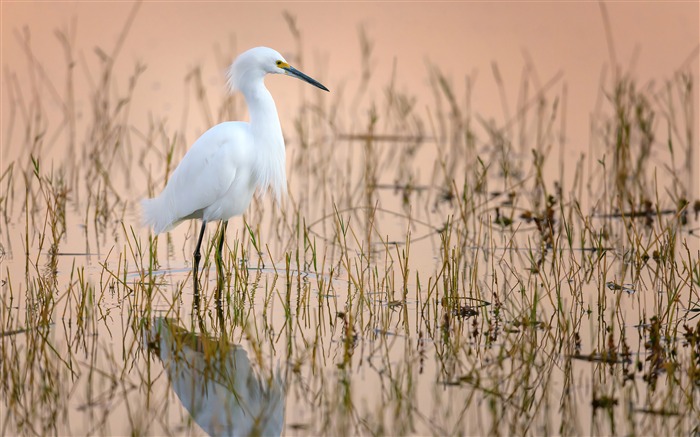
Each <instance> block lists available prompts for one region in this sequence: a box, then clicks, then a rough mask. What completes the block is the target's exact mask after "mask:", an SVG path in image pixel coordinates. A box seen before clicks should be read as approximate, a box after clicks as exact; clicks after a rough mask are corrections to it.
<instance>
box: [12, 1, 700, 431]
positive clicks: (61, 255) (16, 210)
mask: <svg viewBox="0 0 700 437" xmlns="http://www.w3.org/2000/svg"><path fill="white" fill-rule="evenodd" d="M136 10H137V7H135V8H134V11H133V14H135V13H136ZM133 14H132V15H131V16H130V18H129V20H128V21H127V23H126V24H125V26H124V29H123V32H122V34H121V36H120V37H119V39H118V41H117V44H116V46H115V47H114V48H113V49H111V50H101V49H100V50H98V52H97V53H98V57H99V62H98V66H99V68H98V70H97V73H95V74H92V73H89V72H90V70H89V68H87V65H88V64H87V63H85V61H84V60H82V57H81V56H80V54H79V51H78V50H77V48H76V47H75V46H74V45H73V44H74V42H73V41H74V37H73V36H72V35H73V34H72V33H71V31H70V29H69V30H68V31H64V32H58V33H57V38H58V41H59V43H60V45H61V47H62V49H63V51H64V53H65V56H66V62H67V65H66V70H67V75H66V77H67V79H66V83H65V84H64V88H65V90H64V91H63V92H59V91H56V90H58V89H59V87H56V86H55V85H53V84H51V82H50V81H49V80H48V78H47V77H46V75H45V74H44V67H43V66H42V65H41V62H40V60H38V59H36V58H35V57H34V55H33V54H32V52H31V45H30V44H29V41H30V40H29V38H28V34H26V33H25V34H23V35H20V38H19V40H20V43H22V44H24V46H25V47H26V55H27V59H28V60H29V61H30V62H29V69H30V70H29V73H30V74H29V75H28V77H30V78H31V80H30V81H29V83H28V85H27V86H28V87H29V89H28V90H27V89H24V88H23V87H22V85H21V82H20V81H19V80H18V76H17V75H15V73H13V74H12V75H10V76H9V77H10V78H11V79H9V85H8V86H9V89H11V90H12V93H11V97H12V101H13V102H14V105H13V108H15V109H14V110H13V116H12V117H11V118H10V120H11V126H9V127H8V130H7V131H6V132H7V133H6V134H5V135H4V137H5V138H7V141H8V144H9V143H11V144H17V147H21V148H22V150H26V151H27V152H23V153H21V154H20V155H19V156H18V157H17V158H16V159H15V160H14V161H12V162H11V163H9V165H7V166H6V167H5V168H4V169H2V175H1V177H0V185H2V186H3V188H4V192H3V195H2V197H1V198H0V206H2V212H3V220H4V223H5V226H3V228H2V229H3V231H2V232H4V233H5V234H6V235H5V237H4V239H3V242H2V253H1V254H0V256H2V259H3V262H4V265H5V261H7V264H6V268H5V269H3V282H2V288H3V299H2V308H1V311H0V326H1V328H0V329H1V332H0V341H1V344H2V346H0V347H1V348H2V360H1V361H2V367H1V369H2V372H1V374H0V376H1V378H0V391H1V392H2V400H3V406H4V408H3V410H4V411H5V413H3V422H2V423H3V425H2V430H1V431H2V434H22V435H29V434H42V435H44V434H73V433H88V434H109V433H131V434H164V433H184V432H190V431H192V432H199V429H198V428H197V425H195V424H194V421H193V419H192V417H191V416H189V414H188V412H187V410H186V409H185V408H183V407H182V406H181V403H180V400H182V398H179V397H177V396H180V393H178V395H177V396H176V395H175V394H173V392H172V390H175V388H176V386H177V382H176V381H174V380H173V379H172V377H173V376H172V375H171V374H169V371H170V369H172V368H173V366H177V365H179V364H182V363H184V362H186V361H187V360H181V359H179V358H176V359H174V361H168V359H169V358H167V357H166V355H164V354H165V353H166V352H168V351H170V352H171V353H172V354H171V356H174V357H177V356H179V355H178V354H180V353H183V351H186V350H191V351H194V352H196V353H197V354H199V355H197V357H198V358H197V360H200V359H201V366H203V367H202V368H201V369H200V370H202V371H203V373H205V374H209V375H212V376H211V377H212V378H213V379H216V378H217V377H218V376H220V375H222V374H225V375H228V376H231V377H232V375H231V374H228V373H227V372H230V370H231V369H227V368H226V367H225V366H223V367H222V365H221V363H222V360H224V357H227V356H230V355H229V354H233V353H235V351H237V350H239V348H243V349H245V351H246V356H247V360H248V363H249V367H250V369H252V370H251V372H252V373H251V375H254V377H255V378H256V381H258V384H259V385H260V386H266V387H273V386H275V385H276V384H277V382H276V381H281V383H280V384H281V385H280V386H281V387H283V390H284V393H285V396H286V397H285V399H286V401H285V405H286V413H285V415H286V421H285V423H286V425H285V428H283V430H284V432H285V433H298V434H318V433H326V434H338V435H348V434H384V433H391V434H439V435H447V434H449V435H454V434H474V433H480V434H485V433H494V434H495V433H498V434H506V433H507V434H581V433H586V434H602V433H615V434H619V433H626V434H634V433H654V434H689V433H693V432H695V433H697V432H698V422H697V417H698V415H699V412H698V405H700V399H699V396H700V317H698V314H699V313H700V294H699V292H698V289H699V288H700V261H699V258H700V252H699V249H698V241H697V236H696V234H697V207H696V209H695V216H694V215H693V214H691V205H693V202H695V203H697V201H694V200H693V199H692V197H691V196H694V195H697V193H694V192H693V187H694V185H693V183H694V182H693V174H694V173H695V170H696V169H693V168H692V165H693V164H692V162H691V159H690V158H692V157H693V156H694V155H693V154H694V153H695V151H694V150H695V148H696V147H695V146H696V141H697V138H696V135H697V134H696V132H697V120H696V118H697V117H696V116H695V108H694V105H695V102H696V101H695V100H694V97H693V96H694V95H695V94H697V93H696V90H695V82H696V81H697V77H694V76H693V75H692V74H691V73H690V72H691V71H692V70H691V69H689V68H688V64H684V65H682V66H681V67H680V68H679V69H678V70H677V71H674V72H671V74H670V75H669V78H668V79H665V81H664V85H663V86H662V87H661V88H660V89H657V88H655V87H654V86H653V84H648V85H643V86H642V85H640V84H638V83H637V82H636V81H635V78H634V75H633V74H632V73H631V72H630V73H626V74H622V72H620V71H619V70H617V66H616V65H615V64H614V62H613V61H614V59H613V60H612V61H611V63H612V64H613V65H612V68H613V70H614V71H615V74H613V75H612V76H613V77H612V80H611V81H603V82H602V83H601V95H602V97H601V99H600V101H601V102H602V103H601V105H600V106H599V107H598V108H597V110H596V112H595V113H594V115H593V120H592V129H591V149H590V150H589V152H588V154H587V155H588V156H584V155H583V154H581V155H579V156H576V157H575V158H574V159H571V160H567V159H565V155H567V154H568V152H567V144H566V126H567V123H568V121H567V119H566V110H567V107H566V105H567V86H566V84H565V83H564V76H563V75H562V74H561V73H557V74H555V75H553V76H552V77H551V78H549V80H547V81H545V82H544V83H543V84H542V83H541V82H540V81H539V78H538V75H537V72H536V69H535V67H534V66H533V65H532V63H531V62H530V61H529V60H527V59H526V65H525V67H524V68H523V73H522V76H521V78H520V84H521V91H520V93H519V96H518V99H517V102H516V105H515V106H514V107H511V106H510V101H509V100H508V96H507V95H506V93H505V85H504V84H505V81H506V80H507V79H506V78H504V77H503V75H502V74H501V72H500V69H499V68H498V65H497V64H494V65H493V67H492V71H491V73H492V75H493V80H494V81H495V83H496V84H497V85H498V86H499V89H500V94H499V98H500V99H501V102H502V103H501V104H502V108H503V119H502V120H497V119H489V120H487V119H484V118H483V117H482V116H481V115H480V114H479V108H478V106H477V105H476V103H474V102H472V97H471V93H472V88H473V86H474V82H473V78H470V77H467V78H466V79H465V81H464V84H463V89H462V85H459V86H457V85H454V84H453V83H452V82H451V81H450V80H449V79H448V78H447V77H446V76H445V75H444V74H443V73H442V72H441V70H440V68H439V67H438V66H432V65H431V66H428V68H427V70H428V71H427V75H428V77H429V78H430V84H431V90H432V97H433V102H431V104H430V105H429V106H428V109H427V111H422V109H419V105H418V99H417V98H416V97H414V96H411V95H407V94H405V93H402V92H400V91H399V86H398V82H399V77H398V72H397V71H396V69H395V68H394V69H392V70H391V71H392V72H391V74H390V76H389V79H388V83H387V84H386V85H383V86H382V87H381V88H382V89H383V91H384V92H383V94H379V95H381V96H382V97H381V98H380V97H377V95H374V94H372V93H370V92H369V91H368V90H369V89H370V87H372V86H375V84H374V83H375V81H376V78H375V77H373V76H372V71H373V68H370V67H371V66H372V65H373V64H374V62H375V61H374V59H373V56H372V54H373V52H372V46H373V42H372V41H371V38H370V37H369V35H368V34H367V33H366V32H365V31H364V30H361V31H360V51H361V59H362V65H360V66H359V68H360V72H361V77H362V81H361V82H360V84H359V85H358V87H357V88H356V89H355V91H354V94H351V95H349V92H348V91H347V90H348V89H351V88H352V87H351V86H347V87H346V89H343V90H340V91H339V92H338V94H337V96H336V95H334V96H332V97H331V99H330V100H313V99H309V98H307V97H306V96H305V95H304V96H303V97H302V103H301V105H300V110H299V111H298V112H297V115H296V118H295V119H293V120H292V121H291V123H290V126H293V130H292V131H291V132H293V135H292V136H291V137H289V138H287V143H288V157H289V162H290V168H291V171H290V174H289V179H290V189H291V191H290V196H289V199H288V200H287V201H286V202H285V203H284V205H282V207H281V208H278V207H275V206H273V205H271V204H270V203H269V202H268V201H266V200H256V201H254V203H253V204H252V205H251V208H250V210H249V211H248V212H247V213H246V215H245V216H244V218H243V219H242V220H238V222H237V223H236V225H235V226H234V225H232V226H230V227H229V235H228V236H227V238H226V240H225V245H224V256H223V260H222V261H223V269H222V271H221V272H219V274H217V272H216V271H215V269H213V268H212V265H213V264H215V263H213V261H214V253H215V252H216V247H215V246H214V244H215V241H218V238H216V235H217V234H216V233H218V232H220V229H216V230H215V231H214V230H213V229H212V230H211V231H210V233H209V234H208V238H207V243H206V246H205V248H204V252H203V253H204V257H203V261H202V267H201V268H202V276H201V282H202V291H201V296H200V297H199V298H195V296H194V295H193V292H192V288H191V283H192V272H191V263H190V258H191V252H192V246H193V244H194V241H193V240H194V236H196V225H195V224H191V225H189V228H188V227H186V226H181V227H180V228H178V229H179V230H178V231H174V232H171V233H169V234H167V235H162V236H153V235H150V234H148V233H147V231H146V230H144V229H141V228H139V227H138V226H137V224H136V222H137V218H136V216H137V213H136V212H135V208H136V205H137V201H138V200H139V198H140V197H142V196H144V195H152V194H154V193H156V192H158V191H159V190H160V189H161V188H162V187H163V186H164V184H165V183H166V182H167V178H168V177H169V175H170V174H171V173H172V170H173V169H174V167H175V165H176V163H177V161H178V159H179V156H182V154H183V153H184V151H185V150H186V148H187V146H188V142H187V141H186V139H187V138H191V137H192V135H196V133H193V132H192V130H193V129H194V128H193V127H192V125H194V124H197V123H193V122H192V121H191V119H193V118H197V119H201V120H203V123H205V124H206V125H211V124H213V123H215V122H217V121H219V120H222V119H226V118H229V117H232V116H236V115H238V114H241V112H242V109H241V102H240V101H239V100H237V99H236V98H235V97H222V98H220V99H219V98H218V97H214V96H215V95H216V96H218V95H219V93H218V91H217V93H216V94H214V92H213V91H211V90H209V89H208V88H207V87H205V86H204V83H203V80H202V75H203V72H202V71H203V70H202V68H204V67H202V68H194V69H193V70H191V71H190V72H189V74H187V76H186V77H185V78H184V85H183V89H184V90H185V94H186V95H187V98H188V100H187V103H186V108H185V109H184V110H183V114H184V115H183V119H182V120H181V123H180V126H179V127H178V128H177V129H173V128H170V127H169V124H168V122H167V120H160V119H158V118H156V117H154V118H152V119H151V120H148V121H147V122H146V123H145V124H144V125H136V124H135V123H134V122H133V121H132V120H131V118H130V116H129V114H130V111H131V109H132V108H131V106H130V105H131V102H132V100H133V97H134V95H135V93H138V84H139V80H140V78H141V77H142V76H143V75H144V74H147V72H146V70H145V66H144V65H140V64H138V65H136V66H135V67H134V69H133V70H130V71H128V70H127V72H126V73H124V74H125V76H121V74H122V73H123V72H124V71H125V70H123V69H121V68H118V67H119V62H118V54H119V50H120V46H121V44H122V42H123V39H124V38H126V37H127V34H128V29H129V26H130V23H131V20H133V16H134V15H133ZM284 19H285V20H286V23H287V25H288V26H289V27H290V32H291V34H292V36H293V38H294V41H295V45H296V50H297V53H295V54H293V55H292V56H293V57H294V58H295V59H296V60H298V61H299V63H300V64H301V63H303V62H305V61H306V57H305V52H304V50H305V48H304V41H303V34H302V32H301V30H300V28H299V27H298V25H297V22H296V19H295V18H294V17H293V16H291V15H289V14H287V15H285V17H284ZM234 45H235V44H234ZM218 50H219V56H218V64H220V65H219V66H221V65H225V63H226V61H225V60H224V59H225V56H223V55H222V54H221V50H220V49H218ZM692 56H694V58H693V59H696V57H697V52H695V53H694V54H693V55H692ZM81 64H82V71H84V72H87V73H85V74H86V77H85V78H80V77H77V74H78V71H81V70H80V69H79V68H78V66H81ZM83 83H84V84H86V88H87V93H88V94H89V95H90V96H91V98H90V99H89V104H88V107H89V108H90V112H89V114H90V116H89V117H87V119H83V120H78V119H77V118H76V115H75V114H76V113H77V112H78V111H79V110H80V109H82V108H79V107H78V106H77V105H78V104H77V103H76V102H77V99H76V97H75V96H76V94H77V93H79V92H83V91H85V90H82V89H78V88H79V86H78V84H83ZM44 87H49V88H51V89H53V90H54V91H53V92H52V93H51V94H50V95H51V98H52V99H55V100H58V101H60V102H61V104H60V105H59V107H60V108H61V109H60V111H59V112H58V114H52V113H50V112H48V111H47V109H46V106H47V105H45V104H44V102H42V101H41V100H40V98H39V95H40V94H41V93H38V92H37V90H39V89H43V88H44ZM120 90H123V91H120ZM26 95H31V96H32V97H31V99H30V100H25V97H24V96H26ZM458 96H464V97H463V98H462V97H458ZM217 99H219V100H217ZM212 102H216V103H212ZM329 102H330V103H329ZM83 124H84V125H83ZM17 132H21V133H22V134H21V135H19V134H17V135H16V134H15V133H17ZM20 137H21V138H20ZM53 147H67V149H66V150H70V153H69V155H68V158H66V159H63V160H57V159H54V160H51V159H49V158H47V157H46V156H47V153H45V152H46V150H47V149H50V148H53ZM681 159H682V160H683V163H679V161H680V160H681ZM426 163H428V164H426ZM22 189H23V190H22ZM22 191H24V193H25V195H24V196H22V195H21V193H22ZM212 228H213V227H212ZM76 229H79V231H76ZM232 229H235V230H232ZM183 230H184V232H183ZM76 234H79V235H76ZM17 248H21V249H22V250H21V251H18V249H17ZM13 249H14V250H13ZM156 328H157V329H156ZM167 335H170V336H171V337H168V338H171V340H168V341H169V343H163V341H164V340H163V339H164V338H166V336H167ZM166 346H167V347H166ZM194 352H193V353H194ZM169 356H170V355H169ZM183 371H184V370H183ZM214 375H216V376H214ZM232 378H233V377H232ZM221 384H222V386H224V387H226V388H227V389H229V391H231V392H232V393H233V394H234V396H239V395H240V393H238V392H237V390H240V389H239V388H238V387H237V386H236V385H235V384H234V383H233V382H232V379H231V380H228V381H224V382H221ZM125 418H126V419H125Z"/></svg>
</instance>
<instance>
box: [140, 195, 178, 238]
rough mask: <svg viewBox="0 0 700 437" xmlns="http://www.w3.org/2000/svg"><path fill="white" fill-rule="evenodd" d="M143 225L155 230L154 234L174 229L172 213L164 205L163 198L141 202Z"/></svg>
mask: <svg viewBox="0 0 700 437" xmlns="http://www.w3.org/2000/svg"><path fill="white" fill-rule="evenodd" d="M141 211H142V220H143V224H144V225H146V226H150V227H152V228H153V232H155V233H156V235H157V234H160V233H161V232H167V231H169V230H170V229H172V228H173V225H174V223H173V220H172V218H171V217H170V211H169V210H168V208H166V207H165V205H163V199H162V196H158V197H154V198H152V199H143V200H142V201H141Z"/></svg>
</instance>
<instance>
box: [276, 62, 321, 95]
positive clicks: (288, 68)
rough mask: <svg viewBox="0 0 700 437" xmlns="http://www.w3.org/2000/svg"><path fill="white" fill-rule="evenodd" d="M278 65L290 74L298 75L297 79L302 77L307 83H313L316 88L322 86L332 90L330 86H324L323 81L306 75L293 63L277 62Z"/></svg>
mask: <svg viewBox="0 0 700 437" xmlns="http://www.w3.org/2000/svg"><path fill="white" fill-rule="evenodd" d="M277 66H278V67H279V68H281V69H282V70H284V71H285V72H286V73H287V74H288V75H290V76H293V77H296V78H297V79H301V80H303V81H304V82H306V83H310V84H311V85H313V86H315V87H316V88H321V89H322V90H324V91H328V92H330V90H329V89H328V88H326V87H325V86H323V84H322V83H321V82H319V81H317V80H316V79H314V78H311V77H309V76H307V75H305V74H304V73H302V72H301V71H299V70H297V69H296V68H294V67H292V66H291V65H289V64H287V63H286V62H280V63H279V64H277Z"/></svg>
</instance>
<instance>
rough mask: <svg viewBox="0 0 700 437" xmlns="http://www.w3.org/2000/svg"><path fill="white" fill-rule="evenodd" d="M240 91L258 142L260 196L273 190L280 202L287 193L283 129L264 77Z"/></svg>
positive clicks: (257, 168)
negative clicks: (268, 190)
mask: <svg viewBox="0 0 700 437" xmlns="http://www.w3.org/2000/svg"><path fill="white" fill-rule="evenodd" d="M245 83H246V86H245V87H243V88H242V89H241V90H240V91H241V93H242V94H243V97H244V98H245V101H246V103H247V104H248V112H249V114H250V128H251V132H252V134H253V139H254V141H255V152H256V165H255V169H256V174H255V175H256V179H257V188H258V190H259V194H262V192H264V191H267V189H268V188H269V189H271V190H272V192H273V193H274V195H275V197H276V198H277V201H278V202H279V201H280V200H281V198H282V196H283V195H284V194H286V193H287V175H286V171H285V147H284V137H283V136H282V127H281V126H280V120H279V116H278V115H277V107H276V106H275V101H274V99H273V98H272V94H270V91H268V90H267V88H266V87H265V83H264V82H263V77H262V76H261V77H259V78H257V77H256V78H254V79H253V80H250V81H247V82H245Z"/></svg>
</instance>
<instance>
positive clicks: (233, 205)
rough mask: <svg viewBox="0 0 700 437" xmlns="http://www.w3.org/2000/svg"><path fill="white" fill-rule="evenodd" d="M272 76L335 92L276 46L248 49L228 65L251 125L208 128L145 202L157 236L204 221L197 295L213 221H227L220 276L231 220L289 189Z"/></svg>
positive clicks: (146, 217)
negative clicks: (256, 199) (262, 198)
mask: <svg viewBox="0 0 700 437" xmlns="http://www.w3.org/2000/svg"><path fill="white" fill-rule="evenodd" d="M267 74H285V75H287V76H292V77H296V78H298V79H301V80H303V81H305V82H308V83H310V84H311V85H314V86H316V87H318V88H321V89H322V90H325V91H328V88H326V87H325V86H323V85H321V84H320V83H319V82H317V81H316V80H314V79H312V78H310V77H309V76H307V75H305V74H304V73H302V72H300V71H299V70H297V69H295V68H293V67H292V66H290V65H289V63H287V61H286V60H285V59H284V57H282V55H280V54H279V53H278V52H277V51H275V50H273V49H270V48H267V47H256V48H253V49H250V50H248V51H246V52H244V53H241V54H240V55H239V56H238V57H237V58H236V60H235V61H234V62H233V64H232V65H231V67H230V68H229V71H228V85H229V88H230V91H231V92H235V91H239V92H241V94H243V97H244V98H245V101H246V104H247V105H248V113H249V117H250V122H247V123H246V122H241V121H231V122H224V123H220V124H218V125H216V126H214V127H212V128H211V129H209V130H208V131H206V132H205V133H204V134H202V136H201V137H199V139H197V141H195V142H194V144H193V145H192V147H191V148H190V150H189V151H188V152H187V153H186V154H185V156H184V158H182V161H180V164H179V165H178V166H177V168H176V169H175V171H174V172H173V174H172V175H171V176H170V179H169V180H168V183H167V184H166V186H165V188H164V189H163V192H162V193H161V194H160V195H159V196H158V197H155V198H152V199H144V200H143V201H142V203H141V205H142V209H143V218H144V222H145V223H146V224H147V225H150V226H152V227H153V230H154V232H155V233H156V234H159V233H161V232H165V231H169V230H171V229H172V228H174V227H175V226H177V225H178V224H179V223H180V222H182V221H183V220H188V219H201V220H202V227H201V230H200V232H199V239H198V241H197V247H196V249H195V252H194V284H195V285H194V287H195V293H196V292H197V287H198V283H197V273H198V268H199V261H200V259H201V254H200V246H201V245H202V238H203V237H204V229H205V227H206V225H207V223H209V222H211V221H215V220H221V221H222V222H223V226H222V229H221V239H220V240H219V244H218V249H217V259H216V261H217V268H218V270H219V273H221V270H220V269H221V249H222V247H223V242H224V235H225V232H226V226H227V224H228V220H229V219H230V218H231V217H233V216H237V215H241V214H243V213H244V212H245V210H246V209H247V208H248V205H249V204H250V201H251V199H252V197H253V194H254V193H255V192H256V190H257V192H258V194H259V195H262V194H263V193H264V192H266V191H268V190H269V191H272V193H273V194H274V195H275V197H276V198H277V201H278V203H279V201H280V200H281V198H282V196H283V195H285V194H286V192H287V176H286V172H285V150H284V138H283V137H282V128H281V126H280V121H279V117H278V115H277V108H276V107H275V102H274V100H273V99H272V95H271V94H270V92H269V91H268V90H267V88H266V87H265V83H264V77H265V75H267ZM219 280H220V281H221V278H219Z"/></svg>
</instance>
